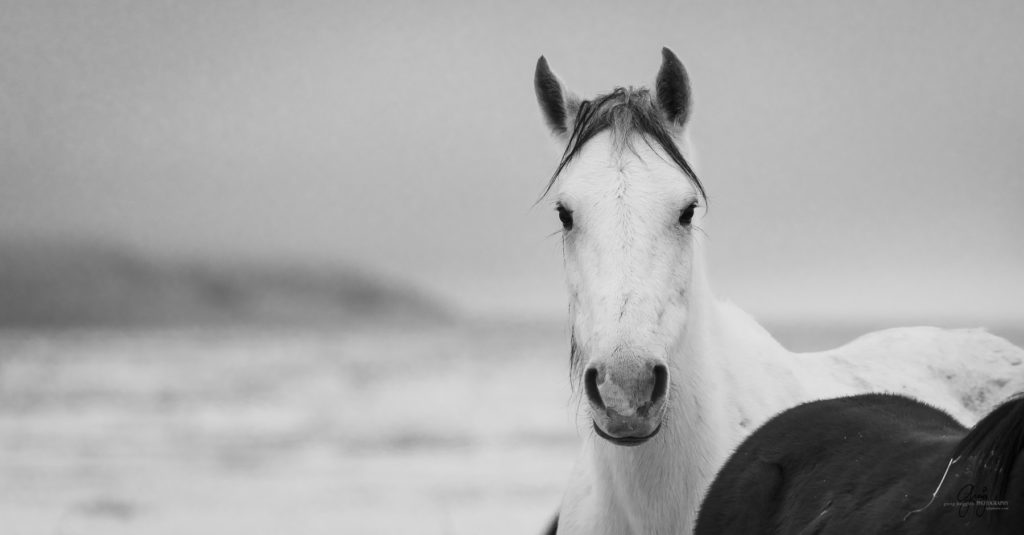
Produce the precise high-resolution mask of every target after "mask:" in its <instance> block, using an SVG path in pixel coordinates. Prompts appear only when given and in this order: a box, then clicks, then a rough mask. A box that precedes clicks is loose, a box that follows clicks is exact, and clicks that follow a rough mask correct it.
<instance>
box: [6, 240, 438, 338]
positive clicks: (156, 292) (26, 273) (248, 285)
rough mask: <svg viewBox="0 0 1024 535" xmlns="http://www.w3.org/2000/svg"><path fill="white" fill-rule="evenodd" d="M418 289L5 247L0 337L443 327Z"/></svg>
mask: <svg viewBox="0 0 1024 535" xmlns="http://www.w3.org/2000/svg"><path fill="white" fill-rule="evenodd" d="M449 317H450V314H449V312H448V311H447V309H446V308H445V307H444V306H442V305H441V304H439V303H437V302H436V301H434V300H432V299H429V298H427V297H425V296H424V295H423V294H421V293H420V292H418V291H417V290H416V289H414V288H412V287H410V286H408V285H404V284H401V283H397V282H394V281H387V280H383V279H379V278H375V277H372V276H369V275H367V274H365V273H362V272H359V271H356V270H354V269H350V268H333V267H332V268H327V267H324V268H311V267H298V266H289V265H266V264H254V263H218V262H213V261H209V262H204V261H189V262H185V261H180V262H176V261H162V260H157V259H154V258H149V257H146V256H145V255H141V254H137V253H133V252H130V251H129V250H126V249H124V248H118V247H113V246H105V245H95V244H88V245H85V244H80V243H79V244H76V243H68V244H64V243H31V242H9V243H0V327H12V326H16V327H86V326H92V327H100V326H102V327H159V326H204V325H209V326H243V325H312V326H346V325H358V324H361V323H380V322H389V321H394V322H438V321H445V320H446V319H447V318H449Z"/></svg>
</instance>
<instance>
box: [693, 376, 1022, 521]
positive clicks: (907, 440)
mask: <svg viewBox="0 0 1024 535" xmlns="http://www.w3.org/2000/svg"><path fill="white" fill-rule="evenodd" d="M695 533H697V534H698V535H702V534H722V533H744V534H747V533H794V534H796V533H799V534H805V533H806V534H812V533H814V534H831V533H836V534H847V533H872V534H875V533H907V534H912V533H922V534H924V533H927V534H944V533H1005V534H1014V535H1021V534H1024V396H1022V395H1017V396H1015V397H1014V398H1012V399H1010V400H1009V401H1007V402H1005V403H1003V404H1002V405H1000V406H999V407H997V408H996V409H995V410H993V411H992V412H991V413H989V414H988V415H987V416H985V418H983V419H982V420H981V421H980V422H978V424H977V425H975V426H974V428H972V429H971V430H970V432H968V430H967V429H966V428H964V426H962V425H960V424H959V423H957V422H956V420H954V419H953V418H952V417H951V416H949V415H948V414H946V413H944V412H942V411H940V410H938V409H936V408H934V407H931V406H929V405H926V404H924V403H921V402H918V401H915V400H913V399H910V398H906V397H903V396H897V395H891V394H865V395H860V396H852V397H846V398H838V399H829V400H824V401H814V402H810V403H805V404H803V405H799V406H797V407H794V408H792V409H789V410H787V411H785V412H783V413H781V414H779V415H777V416H775V417H774V418H772V419H771V420H769V421H768V423H766V424H764V425H763V426H762V427H761V428H760V429H758V430H757V431H756V432H754V434H753V435H751V436H750V437H749V438H747V439H746V441H744V442H743V444H741V445H740V447H739V448H738V449H737V450H736V452H735V453H733V455H732V456H731V457H730V458H729V460H728V461H727V462H726V464H725V466H724V467H723V468H722V469H721V470H720V471H719V473H718V476H717V477H716V478H715V480H714V483H712V485H711V488H710V489H709V490H708V493H707V496H706V497H705V499H704V502H703V505H701V509H700V514H699V516H698V518H697V528H696V531H695Z"/></svg>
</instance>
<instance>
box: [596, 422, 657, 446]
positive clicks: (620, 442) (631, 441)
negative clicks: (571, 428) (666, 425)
mask: <svg viewBox="0 0 1024 535" xmlns="http://www.w3.org/2000/svg"><path fill="white" fill-rule="evenodd" d="M593 423H594V432H596V433H597V436H599V437H601V438H603V439H605V440H607V441H608V442H611V443H612V444H615V445H616V446H627V447H632V446H639V445H641V444H643V443H645V442H647V441H648V440H650V439H652V438H654V436H655V435H657V434H658V431H661V422H658V424H657V425H656V426H655V427H654V430H653V431H651V432H650V433H647V434H643V435H626V436H613V435H609V434H608V433H606V432H605V431H604V430H603V429H601V426H600V425H598V423H597V422H593Z"/></svg>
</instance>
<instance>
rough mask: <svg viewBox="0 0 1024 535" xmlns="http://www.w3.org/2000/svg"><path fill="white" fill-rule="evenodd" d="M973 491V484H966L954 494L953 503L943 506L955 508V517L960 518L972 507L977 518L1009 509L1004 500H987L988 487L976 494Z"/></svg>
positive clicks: (1007, 503) (974, 488)
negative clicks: (988, 512) (989, 512)
mask: <svg viewBox="0 0 1024 535" xmlns="http://www.w3.org/2000/svg"><path fill="white" fill-rule="evenodd" d="M975 490H976V487H975V485H974V483H968V484H966V485H964V486H963V487H960V491H959V492H957V493H956V501H955V502H947V503H945V504H943V505H945V506H946V507H956V509H957V511H956V512H957V515H958V516H960V518H964V517H966V516H967V515H968V514H969V513H970V512H971V508H972V507H974V508H975V510H974V514H975V516H978V517H981V516H983V515H984V514H985V513H986V512H987V511H1005V510H1007V509H1009V502H1007V501H1006V500H990V499H989V497H988V487H982V488H981V491H980V492H978V493H975Z"/></svg>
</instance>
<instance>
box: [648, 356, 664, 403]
mask: <svg viewBox="0 0 1024 535" xmlns="http://www.w3.org/2000/svg"><path fill="white" fill-rule="evenodd" d="M667 393H668V368H666V367H665V366H664V365H662V364H658V365H656V366H654V390H653V391H652V392H651V403H657V402H659V401H661V400H662V398H664V397H665V394H667Z"/></svg>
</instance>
